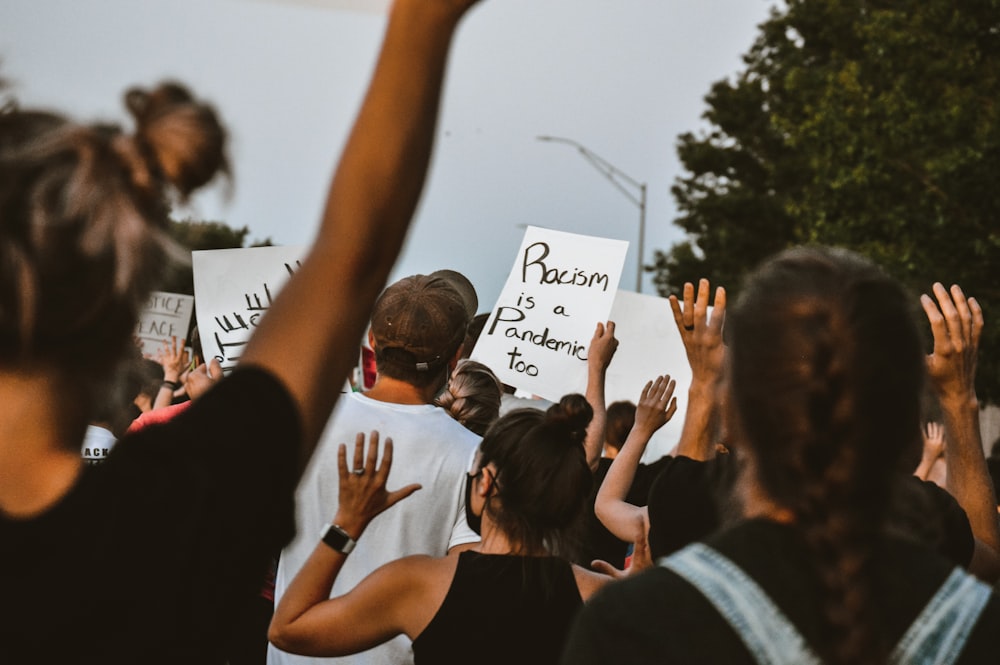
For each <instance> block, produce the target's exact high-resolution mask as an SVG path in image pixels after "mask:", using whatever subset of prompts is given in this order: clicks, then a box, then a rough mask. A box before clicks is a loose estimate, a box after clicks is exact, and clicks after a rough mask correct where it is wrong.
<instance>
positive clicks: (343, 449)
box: [337, 443, 347, 482]
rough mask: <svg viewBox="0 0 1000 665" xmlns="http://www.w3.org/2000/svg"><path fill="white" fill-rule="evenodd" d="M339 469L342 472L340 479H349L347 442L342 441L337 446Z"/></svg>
mask: <svg viewBox="0 0 1000 665" xmlns="http://www.w3.org/2000/svg"><path fill="white" fill-rule="evenodd" d="M337 470H338V471H339V472H340V481H341V482H343V481H344V480H346V479H347V444H344V443H341V444H340V445H338V446H337Z"/></svg>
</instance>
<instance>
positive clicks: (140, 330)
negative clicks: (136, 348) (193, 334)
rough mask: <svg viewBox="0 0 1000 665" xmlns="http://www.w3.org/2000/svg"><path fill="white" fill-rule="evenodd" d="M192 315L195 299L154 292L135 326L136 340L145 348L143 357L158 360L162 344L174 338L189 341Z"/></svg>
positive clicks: (177, 294)
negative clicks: (157, 355) (157, 356)
mask: <svg viewBox="0 0 1000 665" xmlns="http://www.w3.org/2000/svg"><path fill="white" fill-rule="evenodd" d="M193 311H194V297H193V296H188V295H184V294H182V293H167V292H166V291H153V292H152V293H151V294H150V296H149V300H148V301H146V306H145V307H143V309H142V311H141V312H140V313H139V322H138V323H137V324H136V326H135V336H136V337H137V338H138V339H139V341H140V343H141V344H142V355H143V356H145V357H147V358H156V354H157V352H158V351H159V350H160V348H161V347H162V345H163V342H170V341H171V338H173V337H176V338H177V339H179V340H185V339H187V334H188V328H189V327H190V326H191V313H192V312H193Z"/></svg>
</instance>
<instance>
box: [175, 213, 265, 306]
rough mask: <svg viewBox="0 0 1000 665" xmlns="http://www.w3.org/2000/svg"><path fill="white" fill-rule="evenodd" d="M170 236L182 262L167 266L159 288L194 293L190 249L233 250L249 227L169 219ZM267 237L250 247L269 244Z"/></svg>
mask: <svg viewBox="0 0 1000 665" xmlns="http://www.w3.org/2000/svg"><path fill="white" fill-rule="evenodd" d="M169 233H170V237H171V238H173V239H174V240H175V241H176V242H177V243H178V244H179V245H180V246H181V247H183V248H184V250H186V251H185V259H186V260H185V261H179V262H176V263H174V264H172V265H170V266H168V268H167V270H166V273H165V275H164V280H163V283H162V285H161V286H160V287H159V290H161V291H169V292H170V293H186V294H188V295H194V275H193V274H192V273H191V252H192V251H197V250H201V249H235V248H238V247H243V245H244V243H245V242H246V238H247V235H248V234H249V233H250V229H249V228H247V227H246V226H244V227H243V228H241V229H234V228H232V227H229V226H227V225H226V224H224V223H223V222H198V221H194V220H190V219H186V220H183V221H172V222H171V223H170V229H169ZM270 244H271V239H270V238H268V239H266V240H264V241H263V242H255V243H254V244H253V245H251V246H252V247H260V246H264V245H270Z"/></svg>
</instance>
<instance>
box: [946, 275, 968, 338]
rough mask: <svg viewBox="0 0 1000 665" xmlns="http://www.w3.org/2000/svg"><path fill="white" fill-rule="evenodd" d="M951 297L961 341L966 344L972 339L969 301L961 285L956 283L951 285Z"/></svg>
mask: <svg viewBox="0 0 1000 665" xmlns="http://www.w3.org/2000/svg"><path fill="white" fill-rule="evenodd" d="M951 299H952V301H954V303H955V311H957V312H958V321H959V323H960V324H961V326H962V343H963V345H968V344H969V342H970V341H971V340H972V312H971V311H970V310H969V302H968V300H967V299H966V297H965V293H963V292H962V287H961V286H959V285H958V284H952V285H951Z"/></svg>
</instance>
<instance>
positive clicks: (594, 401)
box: [583, 321, 618, 471]
mask: <svg viewBox="0 0 1000 665" xmlns="http://www.w3.org/2000/svg"><path fill="white" fill-rule="evenodd" d="M617 349H618V340H617V339H615V323H614V321H608V322H607V324H606V325H605V324H603V323H598V324H597V329H596V330H595V331H594V337H593V339H591V340H590V348H589V349H588V350H587V395H586V397H587V403H588V404H590V408H591V409H593V410H594V417H593V418H591V419H590V425H588V426H587V438H586V439H585V440H584V442H583V446H584V449H585V450H586V451H587V464H589V465H590V470H591V471H597V464H598V462H599V461H600V459H601V451H602V450H603V449H604V439H605V435H606V430H607V425H608V405H607V403H606V401H605V396H604V386H605V382H606V380H607V376H608V366H609V365H610V364H611V359H612V358H613V357H614V355H615V351H616V350H617Z"/></svg>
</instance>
